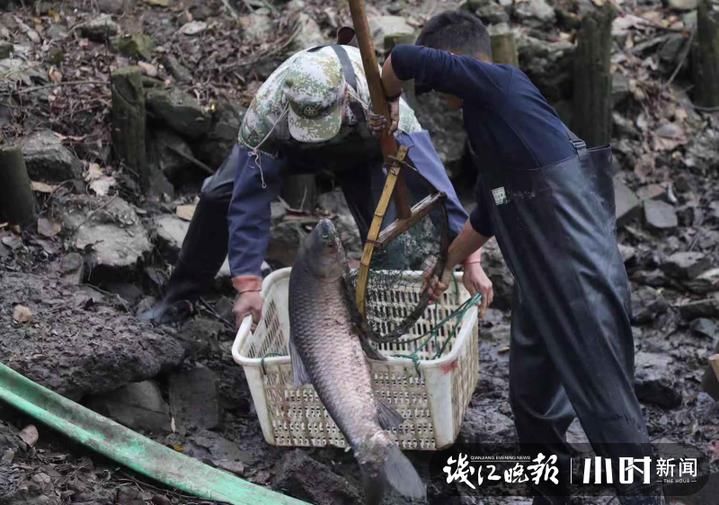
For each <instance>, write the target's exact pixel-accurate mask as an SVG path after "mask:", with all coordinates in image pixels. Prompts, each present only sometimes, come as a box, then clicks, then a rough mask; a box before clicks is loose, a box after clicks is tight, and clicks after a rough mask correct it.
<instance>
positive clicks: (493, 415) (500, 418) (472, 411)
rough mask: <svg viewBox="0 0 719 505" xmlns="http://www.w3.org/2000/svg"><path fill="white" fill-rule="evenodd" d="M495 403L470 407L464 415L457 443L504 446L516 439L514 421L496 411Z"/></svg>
mask: <svg viewBox="0 0 719 505" xmlns="http://www.w3.org/2000/svg"><path fill="white" fill-rule="evenodd" d="M497 403H498V402H497V401H496V400H492V401H491V402H489V401H485V402H484V403H483V404H482V405H476V406H474V405H473V406H470V407H469V408H468V409H467V411H466V412H465V414H464V419H463V420H462V427H461V428H460V431H459V437H458V442H459V443H461V444H506V443H508V442H509V441H512V440H514V439H515V438H516V431H515V428H514V421H512V419H511V418H510V417H508V416H506V415H504V414H502V413H501V412H499V411H498V410H497Z"/></svg>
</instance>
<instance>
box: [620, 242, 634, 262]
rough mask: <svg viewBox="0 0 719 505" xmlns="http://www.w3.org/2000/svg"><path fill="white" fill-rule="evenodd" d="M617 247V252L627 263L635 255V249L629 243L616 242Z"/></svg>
mask: <svg viewBox="0 0 719 505" xmlns="http://www.w3.org/2000/svg"><path fill="white" fill-rule="evenodd" d="M617 245H618V247H619V254H621V255H622V260H623V261H624V263H629V262H630V261H631V260H633V259H634V258H635V257H636V256H637V249H636V248H635V247H632V246H630V245H624V244H617Z"/></svg>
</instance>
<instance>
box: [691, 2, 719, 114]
mask: <svg viewBox="0 0 719 505" xmlns="http://www.w3.org/2000/svg"><path fill="white" fill-rule="evenodd" d="M696 30H697V32H696V36H695V37H694V47H693V53H692V74H693V78H694V103H695V104H697V105H699V106H701V107H719V10H717V6H716V5H715V4H714V2H712V1H711V0H700V1H699V9H698V12H697V28H696Z"/></svg>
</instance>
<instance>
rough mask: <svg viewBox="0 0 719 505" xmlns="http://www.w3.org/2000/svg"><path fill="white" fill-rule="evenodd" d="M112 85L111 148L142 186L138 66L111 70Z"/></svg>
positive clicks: (145, 180) (146, 180)
mask: <svg viewBox="0 0 719 505" xmlns="http://www.w3.org/2000/svg"><path fill="white" fill-rule="evenodd" d="M111 86H112V149H113V152H114V155H115V158H116V159H117V160H118V161H121V162H122V163H124V164H125V166H126V167H128V168H129V169H130V170H131V171H132V172H133V173H134V174H135V175H136V177H137V180H138V182H139V183H140V186H141V187H142V189H143V190H147V189H149V187H150V182H151V181H150V174H149V171H148V170H147V155H146V151H145V92H144V90H143V87H142V73H141V70H140V67H123V68H119V69H117V70H115V71H114V72H113V73H112V77H111Z"/></svg>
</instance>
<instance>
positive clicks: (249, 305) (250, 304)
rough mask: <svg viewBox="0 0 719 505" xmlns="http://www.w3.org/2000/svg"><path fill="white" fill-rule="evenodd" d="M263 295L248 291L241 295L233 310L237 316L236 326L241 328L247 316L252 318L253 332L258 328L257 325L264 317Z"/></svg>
mask: <svg viewBox="0 0 719 505" xmlns="http://www.w3.org/2000/svg"><path fill="white" fill-rule="evenodd" d="M262 304H263V300H262V295H261V294H260V292H259V291H246V292H244V293H241V294H240V295H239V296H238V297H237V300H235V305H234V307H233V308H232V312H233V313H234V314H235V324H236V325H237V327H238V328H239V327H240V325H241V324H242V320H243V319H244V318H245V317H247V316H252V330H253V331H254V330H255V328H257V323H259V322H260V317H262Z"/></svg>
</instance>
